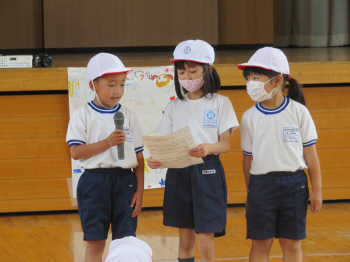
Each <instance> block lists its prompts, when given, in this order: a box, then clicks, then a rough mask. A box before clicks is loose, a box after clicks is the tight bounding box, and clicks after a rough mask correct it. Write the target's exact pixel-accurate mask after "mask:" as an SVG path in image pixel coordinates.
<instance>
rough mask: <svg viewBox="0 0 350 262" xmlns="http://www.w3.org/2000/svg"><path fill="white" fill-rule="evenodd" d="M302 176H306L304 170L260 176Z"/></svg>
mask: <svg viewBox="0 0 350 262" xmlns="http://www.w3.org/2000/svg"><path fill="white" fill-rule="evenodd" d="M301 174H305V172H304V170H297V171H295V172H284V171H283V172H281V171H277V172H269V173H267V174H265V175H259V176H269V177H281V176H295V175H301Z"/></svg>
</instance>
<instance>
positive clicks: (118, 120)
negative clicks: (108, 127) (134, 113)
mask: <svg viewBox="0 0 350 262" xmlns="http://www.w3.org/2000/svg"><path fill="white" fill-rule="evenodd" d="M124 118H125V117H124V114H123V112H121V111H117V112H116V113H115V114H114V116H113V119H114V123H115V124H116V125H123V124H124Z"/></svg>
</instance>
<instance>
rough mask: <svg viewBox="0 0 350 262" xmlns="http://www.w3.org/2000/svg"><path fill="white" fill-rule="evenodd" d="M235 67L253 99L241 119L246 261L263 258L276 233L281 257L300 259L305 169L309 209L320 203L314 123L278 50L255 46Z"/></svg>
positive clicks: (317, 207) (319, 206)
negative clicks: (245, 60) (249, 242)
mask: <svg viewBox="0 0 350 262" xmlns="http://www.w3.org/2000/svg"><path fill="white" fill-rule="evenodd" d="M238 68H239V69H241V70H243V76H244V77H245V78H246V80H247V92H248V94H249V96H250V97H251V99H252V100H254V101H257V102H258V103H257V104H256V105H255V106H253V107H252V108H250V109H249V110H248V111H246V112H245V113H244V115H243V117H242V123H241V147H242V150H243V171H244V176H245V181H246V186H247V191H248V194H247V201H246V210H247V211H246V212H247V213H246V218H247V238H250V239H252V248H251V251H250V257H249V261H268V260H269V253H270V249H271V246H272V243H273V240H274V238H279V242H280V245H281V247H282V250H283V261H293V262H299V261H302V251H301V239H304V238H305V237H306V232H305V230H306V213H307V205H308V199H309V189H308V179H307V177H306V174H305V172H304V169H308V173H309V176H310V180H311V183H312V194H311V198H310V200H311V211H312V213H316V212H318V211H320V209H321V206H322V195H321V187H322V186H321V170H320V163H319V160H318V156H317V152H316V145H315V144H316V139H317V133H316V127H315V124H314V122H313V120H312V118H311V115H310V113H309V111H308V110H307V108H306V107H305V99H304V95H303V91H302V89H301V87H300V86H299V84H298V83H297V81H296V80H295V79H293V78H291V77H290V75H289V64H288V60H287V57H286V56H285V55H284V53H283V52H282V51H281V50H279V49H277V48H272V47H265V48H262V49H259V50H258V51H257V52H256V53H255V54H254V55H253V56H252V57H251V58H250V59H249V61H248V63H244V64H241V65H238ZM286 82H288V83H289V88H288V95H287V96H284V95H283V90H284V89H285V88H286Z"/></svg>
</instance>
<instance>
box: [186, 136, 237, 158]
mask: <svg viewBox="0 0 350 262" xmlns="http://www.w3.org/2000/svg"><path fill="white" fill-rule="evenodd" d="M230 134H231V131H230V130H227V131H225V132H223V133H222V134H220V135H219V142H217V143H215V144H200V145H198V146H196V147H195V148H192V149H191V150H190V151H189V155H190V156H193V157H205V156H206V155H207V154H221V153H226V152H227V151H229V150H230Z"/></svg>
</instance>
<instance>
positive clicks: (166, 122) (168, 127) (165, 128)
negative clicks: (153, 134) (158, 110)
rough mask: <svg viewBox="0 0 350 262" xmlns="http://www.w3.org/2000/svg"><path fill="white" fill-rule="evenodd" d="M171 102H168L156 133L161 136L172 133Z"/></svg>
mask: <svg viewBox="0 0 350 262" xmlns="http://www.w3.org/2000/svg"><path fill="white" fill-rule="evenodd" d="M172 103H173V102H169V103H168V105H167V106H166V108H165V111H164V114H163V117H162V120H161V121H160V123H159V125H158V127H157V132H159V133H161V134H162V135H168V134H171V133H172V132H173V106H172Z"/></svg>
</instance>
